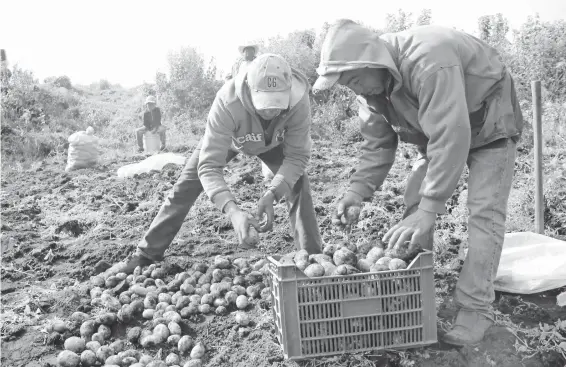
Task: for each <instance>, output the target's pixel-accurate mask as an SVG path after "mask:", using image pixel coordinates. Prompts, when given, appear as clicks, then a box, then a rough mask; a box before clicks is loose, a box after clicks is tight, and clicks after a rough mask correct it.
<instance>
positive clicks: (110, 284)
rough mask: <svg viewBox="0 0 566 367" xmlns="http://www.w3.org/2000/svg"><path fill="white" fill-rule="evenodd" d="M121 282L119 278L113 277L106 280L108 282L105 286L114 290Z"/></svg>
mask: <svg viewBox="0 0 566 367" xmlns="http://www.w3.org/2000/svg"><path fill="white" fill-rule="evenodd" d="M120 282H121V280H120V279H119V278H118V277H116V276H114V275H111V276H109V277H108V278H106V282H104V285H105V286H106V288H114V287H115V286H117V285H118V283H120Z"/></svg>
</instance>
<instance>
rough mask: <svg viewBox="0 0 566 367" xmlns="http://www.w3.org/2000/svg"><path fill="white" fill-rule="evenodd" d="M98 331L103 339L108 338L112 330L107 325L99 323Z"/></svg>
mask: <svg viewBox="0 0 566 367" xmlns="http://www.w3.org/2000/svg"><path fill="white" fill-rule="evenodd" d="M98 333H99V334H101V335H102V337H103V338H104V339H109V338H110V336H111V335H112V330H111V329H110V328H109V327H108V326H107V325H100V326H99V327H98Z"/></svg>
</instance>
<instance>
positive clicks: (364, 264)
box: [357, 259, 373, 273]
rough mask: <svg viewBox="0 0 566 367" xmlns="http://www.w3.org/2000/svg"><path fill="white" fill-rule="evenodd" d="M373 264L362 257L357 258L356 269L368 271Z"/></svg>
mask: <svg viewBox="0 0 566 367" xmlns="http://www.w3.org/2000/svg"><path fill="white" fill-rule="evenodd" d="M372 265H373V263H372V262H371V261H369V260H367V259H362V260H358V266H357V268H358V270H360V271H362V272H366V273H367V272H369V269H370V267H371V266H372Z"/></svg>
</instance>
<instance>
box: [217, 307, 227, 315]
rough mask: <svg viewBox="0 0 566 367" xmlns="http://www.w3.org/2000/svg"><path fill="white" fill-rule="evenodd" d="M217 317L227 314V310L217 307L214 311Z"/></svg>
mask: <svg viewBox="0 0 566 367" xmlns="http://www.w3.org/2000/svg"><path fill="white" fill-rule="evenodd" d="M214 312H215V313H216V314H217V315H218V316H224V315H227V314H228V309H227V308H226V307H224V306H218V307H216V310H215V311H214Z"/></svg>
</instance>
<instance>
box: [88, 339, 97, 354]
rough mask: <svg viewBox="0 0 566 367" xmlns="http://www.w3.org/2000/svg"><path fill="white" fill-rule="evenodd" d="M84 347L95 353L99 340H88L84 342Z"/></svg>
mask: <svg viewBox="0 0 566 367" xmlns="http://www.w3.org/2000/svg"><path fill="white" fill-rule="evenodd" d="M85 346H86V349H88V350H90V351H93V352H94V353H96V351H97V350H98V348H100V343H99V342H95V341H90V342H88V343H86V345H85Z"/></svg>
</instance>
